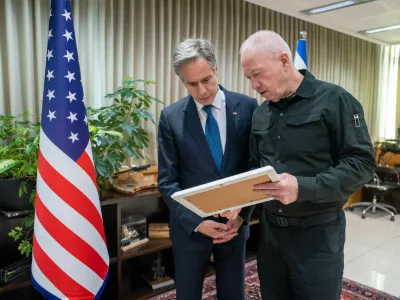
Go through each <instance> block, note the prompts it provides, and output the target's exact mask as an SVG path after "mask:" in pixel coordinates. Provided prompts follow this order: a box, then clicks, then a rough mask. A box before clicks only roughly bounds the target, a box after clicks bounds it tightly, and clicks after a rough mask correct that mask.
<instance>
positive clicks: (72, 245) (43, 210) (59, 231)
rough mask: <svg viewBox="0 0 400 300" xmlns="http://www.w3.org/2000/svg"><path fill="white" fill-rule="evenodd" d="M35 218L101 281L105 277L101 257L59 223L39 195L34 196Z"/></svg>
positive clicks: (105, 273) (105, 265) (103, 263)
mask: <svg viewBox="0 0 400 300" xmlns="http://www.w3.org/2000/svg"><path fill="white" fill-rule="evenodd" d="M36 216H37V217H38V219H39V220H40V223H41V224H42V226H43V227H44V228H45V229H46V231H47V232H48V233H49V234H50V235H51V236H52V237H53V238H54V239H55V240H56V241H57V242H58V243H59V244H60V245H61V246H62V247H63V248H64V249H65V250H67V251H68V252H69V253H70V254H71V255H73V256H75V257H76V258H77V259H78V260H80V261H81V262H82V263H83V264H85V265H86V266H88V267H89V268H90V269H92V270H93V272H95V273H96V274H97V275H99V277H101V278H102V279H103V280H104V278H105V277H106V275H107V269H108V266H107V264H106V263H105V262H104V260H103V259H102V258H101V256H100V255H99V254H98V253H97V252H96V251H95V250H94V249H93V248H92V247H91V246H90V245H89V244H88V243H86V242H85V241H84V240H83V239H81V238H80V237H79V236H78V235H76V234H75V233H74V232H72V231H71V230H70V229H69V228H68V227H67V226H65V225H64V224H63V223H61V222H60V221H59V220H58V219H57V218H56V217H55V216H54V215H53V214H52V213H51V212H50V211H49V210H48V209H47V207H46V206H44V205H43V203H42V201H41V200H40V197H39V195H36Z"/></svg>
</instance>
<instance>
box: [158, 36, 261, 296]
mask: <svg viewBox="0 0 400 300" xmlns="http://www.w3.org/2000/svg"><path fill="white" fill-rule="evenodd" d="M173 63H174V69H175V72H176V74H177V75H178V76H179V77H180V78H181V80H182V82H183V84H184V85H185V87H186V88H187V90H188V92H189V94H190V95H189V96H187V97H185V98H183V99H181V100H179V101H178V102H176V103H174V104H172V105H170V106H168V107H167V108H165V109H163V110H162V112H161V116H160V121H159V130H158V143H159V151H158V164H159V165H158V187H159V190H160V192H161V194H162V196H163V198H164V200H165V202H166V204H167V206H168V208H169V211H170V238H171V241H172V247H173V252H174V262H175V282H176V286H177V299H178V300H189V299H190V300H196V299H201V296H202V287H203V281H204V276H205V270H206V266H207V263H208V261H209V259H210V256H211V254H213V256H214V262H215V269H216V279H217V296H218V299H219V300H235V299H238V300H242V299H244V264H245V246H246V240H247V239H248V236H249V228H248V221H249V218H250V215H251V212H252V210H253V207H247V208H244V209H242V210H241V211H240V210H238V211H236V212H233V214H235V213H236V214H237V213H239V216H238V217H237V218H235V219H233V218H232V220H230V221H228V220H227V219H226V218H224V217H222V216H214V217H210V218H205V219H203V218H201V217H199V216H198V215H196V214H195V213H193V212H191V211H190V210H189V209H187V208H186V207H184V206H182V205H181V204H179V203H178V202H176V201H175V200H173V199H172V198H171V196H172V194H173V193H175V192H177V191H179V190H182V189H187V188H191V187H194V186H198V185H201V184H204V183H208V182H211V181H215V180H218V179H221V178H224V177H228V176H232V175H235V174H239V173H242V172H245V171H248V170H249V169H248V162H249V135H250V127H251V119H252V115H253V112H254V110H255V109H256V108H257V107H258V104H257V100H256V99H255V98H250V97H248V96H246V95H243V94H238V93H234V92H231V91H228V90H226V89H225V88H223V87H222V86H221V85H219V84H218V77H217V74H218V66H217V62H216V57H215V53H214V48H213V46H212V45H211V44H210V43H209V42H208V41H206V40H201V39H189V40H186V41H184V42H182V43H181V44H180V45H179V46H178V47H177V48H176V49H175V50H174V54H173ZM219 200H222V199H215V201H219ZM230 217H232V216H230Z"/></svg>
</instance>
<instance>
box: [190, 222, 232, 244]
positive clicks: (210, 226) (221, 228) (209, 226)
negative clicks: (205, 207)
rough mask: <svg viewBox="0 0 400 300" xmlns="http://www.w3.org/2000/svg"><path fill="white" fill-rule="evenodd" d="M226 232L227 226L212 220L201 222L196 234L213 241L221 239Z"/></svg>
mask: <svg viewBox="0 0 400 300" xmlns="http://www.w3.org/2000/svg"><path fill="white" fill-rule="evenodd" d="M227 231H228V226H227V225H226V224H223V223H218V222H214V221H212V220H206V221H203V222H202V223H201V224H200V225H199V227H198V228H197V232H201V233H202V234H204V235H207V236H209V237H211V238H213V239H218V238H221V237H223V236H224V235H225V233H226V232H227Z"/></svg>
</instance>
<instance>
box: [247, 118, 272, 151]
mask: <svg viewBox="0 0 400 300" xmlns="http://www.w3.org/2000/svg"><path fill="white" fill-rule="evenodd" d="M275 131H276V128H275V126H274V121H273V120H272V119H271V120H269V122H263V123H258V124H255V125H254V127H253V134H254V137H255V139H256V141H257V145H258V151H259V153H260V154H261V155H262V154H271V153H273V152H275V141H274V132H275Z"/></svg>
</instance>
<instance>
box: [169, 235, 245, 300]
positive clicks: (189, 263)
mask: <svg viewBox="0 0 400 300" xmlns="http://www.w3.org/2000/svg"><path fill="white" fill-rule="evenodd" d="M245 247H246V243H241V244H239V245H232V244H230V243H224V244H216V245H214V246H213V247H212V248H209V249H207V250H206V249H205V250H201V251H199V250H185V249H182V247H179V246H173V251H174V264H175V283H176V299H177V300H200V299H201V298H202V289H203V282H204V276H205V272H206V267H207V264H208V263H209V260H210V256H211V253H213V256H214V264H215V272H216V281H217V297H218V300H243V299H244V263H245Z"/></svg>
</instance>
